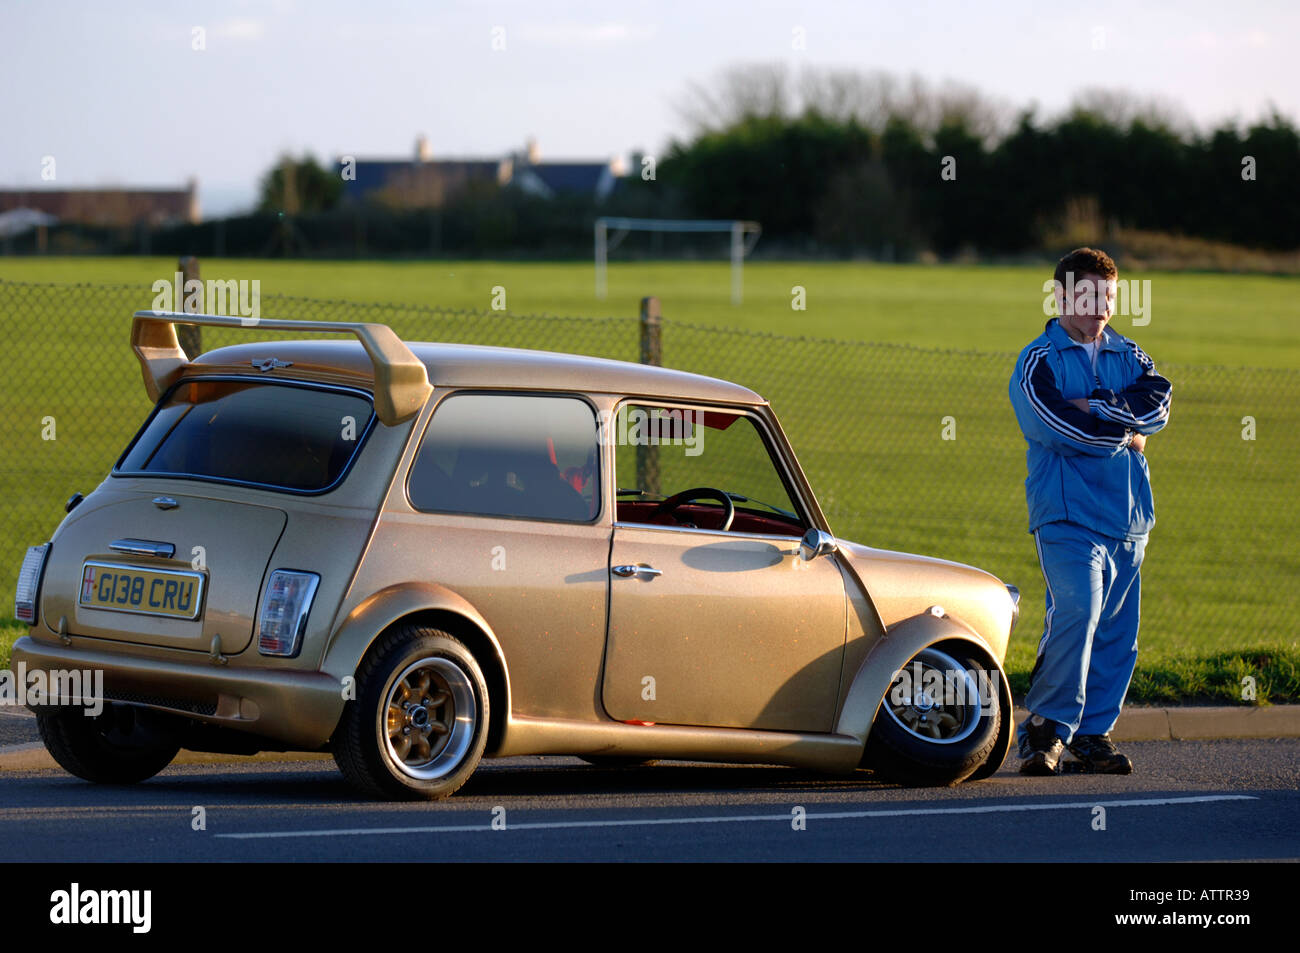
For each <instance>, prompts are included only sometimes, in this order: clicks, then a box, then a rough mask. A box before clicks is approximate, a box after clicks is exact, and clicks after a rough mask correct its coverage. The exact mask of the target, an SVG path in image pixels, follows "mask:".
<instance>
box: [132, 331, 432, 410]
mask: <svg viewBox="0 0 1300 953" xmlns="http://www.w3.org/2000/svg"><path fill="white" fill-rule="evenodd" d="M178 324H197V325H200V326H203V327H213V328H256V329H257V330H259V331H316V332H333V333H335V334H355V335H356V336H357V339H358V340H359V341H360V342H361V346H362V347H364V348H365V349H366V353H367V354H369V355H370V361H371V363H372V364H374V367H375V414H376V416H378V417H379V419H380V421H381V422H383V423H384V424H387V425H388V426H390V427H391V426H393V425H394V424H400V423H402V422H403V421H405V420H409V419H410V418H412V417H414V416H415V415H416V414H417V413H419V411H420V408H421V407H423V406H424V402H425V401H426V400H427V399H428V397H429V394H430V393H431V392H432V391H433V388H432V387H431V386H430V385H429V375H428V373H427V372H426V371H425V367H424V363H423V362H422V361H421V360H420V359H419V358H417V357H416V356H415V355H414V354H412V353H411V349H410V348H409V347H407V346H406V345H405V344H403V343H402V340H401V338H399V337H398V336H397V335H396V334H394V333H393V329H392V328H390V327H389V326H388V325H386V324H352V323H347V322H342V321H284V320H276V319H271V318H258V319H257V321H256V322H255V323H251V324H250V323H248V319H246V318H238V317H234V316H231V315H221V314H186V313H182V312H177V311H137V312H136V313H135V320H134V322H133V323H132V325H131V348H132V350H134V351H135V354H136V357H138V358H139V359H140V368H141V370H142V371H143V372H144V387H145V390H146V391H148V393H149V399H150V400H155V401H156V400H157V399H158V398H159V397H160V396H161V395H162V393H163V392H164V391H165V390H167V388H168V387H170V386H171V385H172V384H173V383H175V381H176V380H177V379H178V378H179V377H180V375H181V372H182V371H183V370H184V369H185V368H186V367H188V366H189V363H190V362H189V359H188V358H187V357H186V356H185V352H184V351H183V350H182V349H181V346H180V342H179V341H178V340H177V338H176V325H178Z"/></svg>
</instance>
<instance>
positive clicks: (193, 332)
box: [175, 255, 203, 361]
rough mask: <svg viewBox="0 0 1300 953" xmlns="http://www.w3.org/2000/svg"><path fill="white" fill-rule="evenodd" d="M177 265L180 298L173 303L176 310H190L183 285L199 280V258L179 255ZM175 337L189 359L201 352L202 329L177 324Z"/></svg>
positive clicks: (190, 325)
mask: <svg viewBox="0 0 1300 953" xmlns="http://www.w3.org/2000/svg"><path fill="white" fill-rule="evenodd" d="M178 267H179V268H180V272H181V300H180V301H177V302H176V303H175V307H176V310H177V311H192V309H190V308H187V307H186V306H185V299H186V298H188V297H189V295H187V294H186V293H185V286H186V285H188V284H189V283H190V281H191V279H192V280H194V281H199V280H201V279H200V278H199V260H198V258H196V257H195V256H194V255H184V256H182V257H181V260H180V262H179V265H178ZM176 338H177V340H179V341H180V345H181V350H182V351H184V352H185V356H186V357H188V358H189V359H190V360H191V361H192V360H194V359H195V358H196V357H198V356H199V355H200V354H202V353H203V329H202V328H200V327H197V326H196V325H193V324H178V325H177V326H176Z"/></svg>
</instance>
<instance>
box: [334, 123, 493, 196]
mask: <svg viewBox="0 0 1300 953" xmlns="http://www.w3.org/2000/svg"><path fill="white" fill-rule="evenodd" d="M349 165H351V169H349ZM338 168H339V170H340V172H341V174H342V177H343V200H344V201H345V202H361V201H376V202H380V203H382V204H384V205H390V206H395V207H402V208H440V207H442V206H443V205H445V204H446V203H447V202H448V201H449V200H451V199H453V198H455V197H456V196H457V195H459V194H461V193H462V192H465V191H466V190H468V189H470V188H471V187H473V186H475V185H479V186H489V187H500V186H502V185H504V184H505V183H506V182H508V181H509V178H510V163H509V160H503V159H434V158H433V153H432V150H431V149H430V148H429V141H428V140H427V139H426V138H425V137H424V136H420V137H419V138H418V139H417V140H416V142H415V155H414V156H413V157H412V158H410V159H353V160H348V159H346V158H345V159H339V160H338Z"/></svg>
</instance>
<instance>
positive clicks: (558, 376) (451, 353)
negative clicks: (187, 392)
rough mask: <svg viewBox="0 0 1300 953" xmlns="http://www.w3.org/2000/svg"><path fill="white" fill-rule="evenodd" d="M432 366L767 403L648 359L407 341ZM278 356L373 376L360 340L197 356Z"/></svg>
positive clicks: (470, 374)
mask: <svg viewBox="0 0 1300 953" xmlns="http://www.w3.org/2000/svg"><path fill="white" fill-rule="evenodd" d="M406 346H407V347H408V348H410V350H411V352H412V353H413V354H414V355H415V357H416V358H417V359H418V360H419V361H421V362H422V363H423V364H424V366H425V368H426V369H427V371H428V375H429V383H430V384H432V385H433V386H434V387H483V388H492V389H501V388H509V389H518V390H562V391H571V392H579V393H583V392H591V393H612V394H620V395H624V394H625V395H628V396H637V397H653V398H659V399H667V400H705V401H723V402H727V403H735V404H764V403H766V401H765V400H764V399H763V398H762V397H760V396H759V395H758V394H757V393H755V392H754V391H752V390H750V389H749V388H748V387H742V386H741V385H739V384H733V383H731V382H730V381H724V380H720V379H718V378H716V377H706V376H704V375H702V374H691V373H688V372H687V371H678V370H673V369H671V368H666V367H655V366H652V365H649V364H633V363H631V362H630V361H614V360H609V359H607V358H599V357H585V356H583V355H580V354H563V353H558V352H552V351H534V350H526V349H523V348H512V347H490V346H487V345H481V344H431V343H420V342H410V341H408V342H406ZM270 358H274V359H275V360H277V361H288V362H290V364H291V366H292V370H290V369H289V368H287V367H286V368H279V367H277V368H276V369H275V370H274V371H271V372H267V376H270V375H271V374H274V375H277V376H280V377H303V376H323V377H332V376H336V375H339V374H342V375H344V376H346V377H353V378H360V379H362V380H365V381H373V379H374V365H373V364H372V362H371V359H370V357H369V355H368V354H367V353H366V351H365V349H364V348H363V347H362V345H361V343H360V342H358V341H332V340H325V341H321V340H314V341H301V340H300V341H269V342H264V343H245V344H234V345H230V346H228V347H221V348H216V349H214V350H212V351H208V352H206V353H204V354H201V355H200V356H199V357H198V358H196V359H195V360H194V362H193V364H194V365H195V366H196V367H203V368H204V369H205V370H207V369H209V368H210V369H212V370H214V371H215V370H223V371H225V370H237V371H239V372H240V373H249V371H250V368H251V366H252V365H253V363H254V362H261V361H265V360H267V359H270Z"/></svg>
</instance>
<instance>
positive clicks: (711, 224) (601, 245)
mask: <svg viewBox="0 0 1300 953" xmlns="http://www.w3.org/2000/svg"><path fill="white" fill-rule="evenodd" d="M629 232H721V233H729V234H730V235H731V303H732V304H740V303H741V301H742V300H743V298H744V272H743V269H744V263H745V256H746V255H748V254H749V253H750V252H751V251H752V250H753V248H754V244H755V243H756V242H757V241H758V236H759V235H761V234H762V232H763V229H762V227H761V226H760V225H759V224H758V222H746V221H742V220H741V219H734V220H732V219H690V218H612V217H608V216H605V217H602V218H598V219H596V230H595V242H596V297H597V298H598V299H601V300H604V298H605V295H606V293H607V291H608V283H607V277H606V272H607V271H608V269H609V253H610V251H611V250H612V249H615V248H617V247H618V246H619V243H621V242H622V241H623V239H624V238H626V237H627V235H628V233H629Z"/></svg>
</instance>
